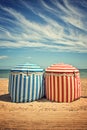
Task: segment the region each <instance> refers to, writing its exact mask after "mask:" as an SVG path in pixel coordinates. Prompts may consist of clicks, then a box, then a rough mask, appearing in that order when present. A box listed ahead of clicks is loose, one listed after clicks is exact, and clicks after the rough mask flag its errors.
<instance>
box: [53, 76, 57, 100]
mask: <svg viewBox="0 0 87 130" xmlns="http://www.w3.org/2000/svg"><path fill="white" fill-rule="evenodd" d="M53 88H54V89H53V90H54V93H53V94H54V101H55V100H56V92H55V91H56V84H55V76H53Z"/></svg>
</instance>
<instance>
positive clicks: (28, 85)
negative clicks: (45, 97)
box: [27, 76, 30, 101]
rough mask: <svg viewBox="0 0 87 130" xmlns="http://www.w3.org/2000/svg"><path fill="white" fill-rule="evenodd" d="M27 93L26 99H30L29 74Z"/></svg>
mask: <svg viewBox="0 0 87 130" xmlns="http://www.w3.org/2000/svg"><path fill="white" fill-rule="evenodd" d="M27 93H28V94H27V95H28V97H27V99H28V101H30V76H28V92H27Z"/></svg>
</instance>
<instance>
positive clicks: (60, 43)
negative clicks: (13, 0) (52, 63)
mask: <svg viewBox="0 0 87 130" xmlns="http://www.w3.org/2000/svg"><path fill="white" fill-rule="evenodd" d="M50 2H51V5H52V4H53V6H51V5H50V4H49V5H48V4H47V3H45V2H44V1H41V5H40V7H41V8H43V9H44V10H43V12H47V13H43V12H42V11H41V9H38V8H37V10H36V11H35V9H34V8H33V6H32V5H28V4H27V3H25V2H24V1H23V3H22V4H24V7H25V8H27V9H28V11H31V12H32V13H33V15H36V16H37V17H38V18H39V19H41V20H42V21H43V23H42V22H37V21H34V20H30V19H28V18H27V17H26V16H24V14H23V13H22V12H21V11H18V10H15V9H13V8H11V7H8V8H7V7H3V6H0V8H1V10H2V13H3V11H4V12H5V13H6V14H8V15H9V16H10V17H11V18H12V19H11V18H10V17H9V18H7V17H2V16H1V17H0V18H1V19H0V21H1V22H3V21H4V23H5V25H3V24H1V25H0V31H1V33H0V39H1V40H0V41H1V42H0V47H7V48H14V47H15V48H21V47H32V48H42V49H44V50H45V49H46V50H47V49H48V50H49V51H54V52H55V51H65V52H68V51H72V52H80V53H82V52H87V43H86V37H87V29H86V25H87V23H86V22H84V21H83V20H82V19H86V20H87V17H86V15H82V13H83V12H81V13H80V11H81V10H80V9H79V8H77V7H74V6H73V5H72V4H71V3H69V1H67V0H65V1H64V5H62V4H61V3H59V2H58V1H57V0H55V2H53V1H52V0H50ZM54 7H55V8H54ZM49 13H50V14H51V15H52V16H50V15H49ZM6 23H8V24H7V25H8V26H6ZM11 25H13V28H11Z"/></svg>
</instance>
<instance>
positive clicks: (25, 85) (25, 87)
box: [9, 64, 44, 102]
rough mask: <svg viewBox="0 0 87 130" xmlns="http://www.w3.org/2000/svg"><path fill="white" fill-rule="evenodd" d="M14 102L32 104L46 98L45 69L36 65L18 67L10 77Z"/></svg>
mask: <svg viewBox="0 0 87 130" xmlns="http://www.w3.org/2000/svg"><path fill="white" fill-rule="evenodd" d="M9 93H10V96H11V100H12V102H31V101H34V100H38V99H40V98H42V97H43V96H44V83H43V69H41V68H40V66H38V65H36V64H23V65H18V66H16V67H15V68H13V69H11V71H10V75H9Z"/></svg>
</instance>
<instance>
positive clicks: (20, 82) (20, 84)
mask: <svg viewBox="0 0 87 130" xmlns="http://www.w3.org/2000/svg"><path fill="white" fill-rule="evenodd" d="M21 86H22V74H20V81H19V102H20V101H21Z"/></svg>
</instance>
